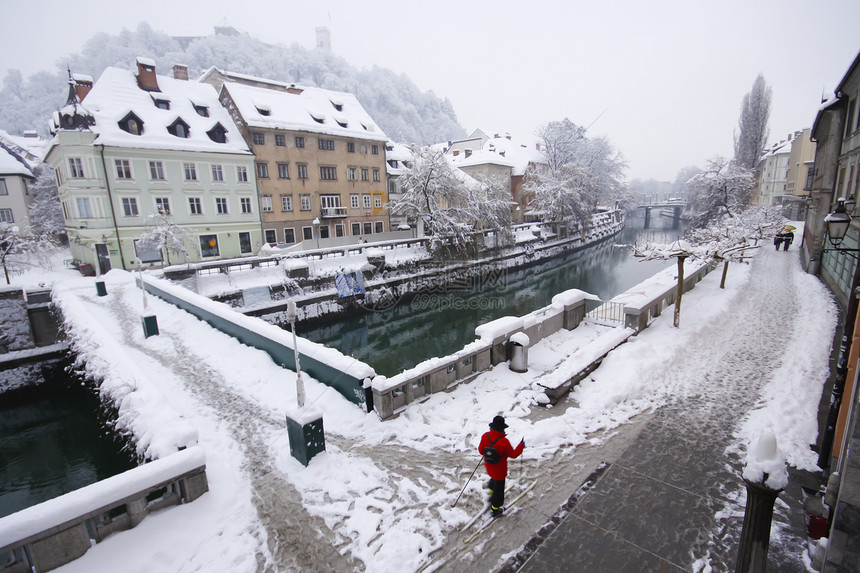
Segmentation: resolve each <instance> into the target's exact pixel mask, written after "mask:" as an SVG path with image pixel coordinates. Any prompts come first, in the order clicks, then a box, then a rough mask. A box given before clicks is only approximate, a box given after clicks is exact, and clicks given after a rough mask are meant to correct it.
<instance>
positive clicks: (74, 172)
mask: <svg viewBox="0 0 860 573" xmlns="http://www.w3.org/2000/svg"><path fill="white" fill-rule="evenodd" d="M69 177H71V178H72V179H83V178H84V164H83V162H81V158H80V157H69Z"/></svg>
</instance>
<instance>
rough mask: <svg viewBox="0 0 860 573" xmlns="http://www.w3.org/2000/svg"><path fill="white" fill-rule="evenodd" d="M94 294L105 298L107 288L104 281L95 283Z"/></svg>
mask: <svg viewBox="0 0 860 573" xmlns="http://www.w3.org/2000/svg"><path fill="white" fill-rule="evenodd" d="M96 293H97V294H98V295H99V296H107V288H106V287H105V282H104V281H96Z"/></svg>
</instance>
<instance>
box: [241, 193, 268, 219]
mask: <svg viewBox="0 0 860 573" xmlns="http://www.w3.org/2000/svg"><path fill="white" fill-rule="evenodd" d="M270 199H271V197H270ZM239 206H240V207H241V208H242V214H243V215H250V214H251V213H253V212H254V211H253V209H252V208H251V198H250V197H239Z"/></svg>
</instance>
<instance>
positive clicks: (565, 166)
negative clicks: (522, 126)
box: [524, 118, 625, 227]
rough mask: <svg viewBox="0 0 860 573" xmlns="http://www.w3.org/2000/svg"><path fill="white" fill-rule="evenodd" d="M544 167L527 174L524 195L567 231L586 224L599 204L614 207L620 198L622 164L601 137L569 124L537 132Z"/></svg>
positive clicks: (554, 124)
mask: <svg viewBox="0 0 860 573" xmlns="http://www.w3.org/2000/svg"><path fill="white" fill-rule="evenodd" d="M539 137H540V139H541V144H542V150H543V152H544V155H545V156H546V159H547V168H546V169H542V170H536V171H534V172H530V173H529V177H527V178H526V183H525V185H524V190H525V191H526V192H527V193H530V194H532V196H534V206H535V207H536V208H537V209H538V210H540V211H542V212H543V213H544V217H545V218H546V219H549V220H553V221H559V222H563V223H564V224H565V225H567V226H568V227H576V226H579V225H585V224H586V223H587V222H588V221H589V219H590V216H591V213H592V211H593V210H594V208H595V207H596V206H597V204H598V203H599V202H600V201H603V202H605V203H606V204H610V205H611V204H613V203H614V202H615V201H616V200H617V199H619V197H620V196H621V194H622V191H623V189H624V185H623V183H622V181H621V180H622V177H623V174H624V167H625V163H624V160H623V158H622V157H621V155H620V154H619V153H617V152H616V151H615V149H614V148H613V146H612V144H611V143H610V142H609V140H608V139H606V138H604V137H598V138H588V137H587V136H586V130H585V128H583V127H581V126H578V125H576V124H575V123H573V122H572V121H570V120H569V119H567V118H565V119H564V120H562V121H553V122H550V123H548V124H547V125H546V126H544V127H543V128H542V129H541V130H540V132H539Z"/></svg>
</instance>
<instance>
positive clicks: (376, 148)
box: [370, 145, 379, 155]
mask: <svg viewBox="0 0 860 573" xmlns="http://www.w3.org/2000/svg"><path fill="white" fill-rule="evenodd" d="M370 153H371V154H373V155H379V146H378V145H371V146H370Z"/></svg>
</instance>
